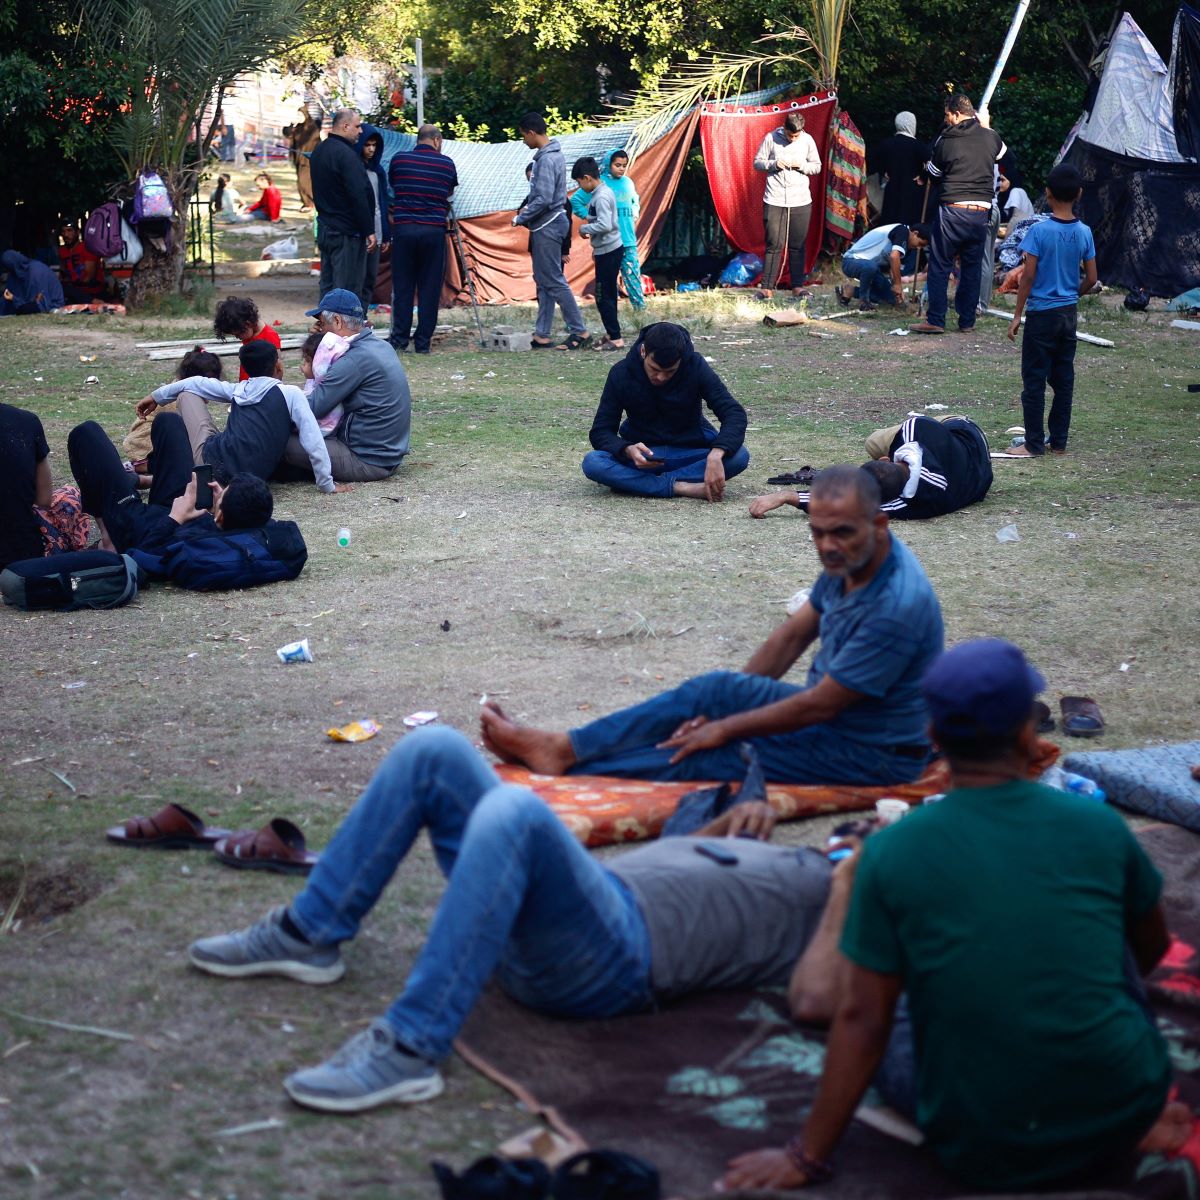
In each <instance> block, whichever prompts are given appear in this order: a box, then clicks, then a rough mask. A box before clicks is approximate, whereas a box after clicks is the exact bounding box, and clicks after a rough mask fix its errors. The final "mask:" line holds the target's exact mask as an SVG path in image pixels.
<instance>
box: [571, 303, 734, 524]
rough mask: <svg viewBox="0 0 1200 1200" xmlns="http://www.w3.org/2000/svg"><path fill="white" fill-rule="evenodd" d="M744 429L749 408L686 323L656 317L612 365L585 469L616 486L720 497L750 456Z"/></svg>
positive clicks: (645, 492)
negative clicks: (708, 414) (700, 350)
mask: <svg viewBox="0 0 1200 1200" xmlns="http://www.w3.org/2000/svg"><path fill="white" fill-rule="evenodd" d="M705 404H707V405H708V407H709V408H710V409H711V410H712V411H713V413H714V414H715V416H716V418H717V420H718V421H719V422H720V425H721V428H720V431H719V432H718V431H717V430H716V429H714V428H713V427H712V425H711V424H709V422H708V420H707V419H706V418H705V416H704V413H703V406H704V405H705ZM622 414H625V422H624V424H622V423H621V416H622ZM745 436H746V410H745V409H744V408H743V407H742V406H741V405H740V404H739V403H738V402H737V401H736V400H735V399H734V398H733V396H732V395H730V392H729V389H728V388H727V387H726V386H725V384H724V383H722V382H721V377H720V376H719V375H718V374H717V373H716V371H714V370H713V369H712V367H710V366H709V365H708V363H707V362H706V361H705V359H704V356H703V355H702V354H697V353H696V351H695V350H694V349H693V348H692V339H691V337H690V336H689V335H688V332H687V330H686V329H684V328H683V327H682V326H681V325H674V324H672V323H671V322H670V321H659V322H658V323H656V324H654V325H647V326H646V328H645V329H643V330H642V332H641V335H640V336H639V337H638V340H637V341H636V342H634V344H633V347H632V348H631V349H630V351H629V353H628V354H626V355H625V357H624V358H623V359H622V360H621V361H620V362H619V363H617V364H616V366H614V367H613V368H612V370H611V371H609V373H608V380H607V381H606V382H605V384H604V392H603V394H602V395H601V397H600V407H599V408H598V409H597V410H596V417H595V420H594V421H593V422H592V430H591V433H590V434H589V437H590V439H591V443H592V445H593V446H594V447H595V449H594V450H593V451H592V452H591V453H590V454H588V455H587V456H586V457H585V458H584V460H583V473H584V474H585V475H586V476H587V477H588V478H589V479H594V480H595V481H596V482H597V483H602V484H604V485H605V486H606V487H610V488H612V489H613V491H614V492H630V493H632V494H633V495H636V496H660V497H670V496H692V497H694V498H696V499H698V500H710V501H717V500H721V499H723V497H724V495H725V481H726V480H727V479H732V478H733V477H734V476H735V475H738V474H740V473H741V472H742V471H744V470H745V469H746V466H747V464H748V463H749V462H750V452H749V451H748V450H747V449H746V447H745V446H744V445H743V444H742V442H743V441H744V439H745Z"/></svg>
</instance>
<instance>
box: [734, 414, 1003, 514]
mask: <svg viewBox="0 0 1200 1200" xmlns="http://www.w3.org/2000/svg"><path fill="white" fill-rule="evenodd" d="M867 452H868V453H869V454H870V455H871V459H872V461H871V462H869V463H864V464H863V467H862V470H864V471H866V472H867V473H868V474H870V475H871V476H872V477H873V478H874V479H875V481H876V483H878V484H879V491H880V495H881V497H882V500H883V503H882V505H881V507H882V509H883V511H884V512H885V513H887V515H888V516H889V517H891V518H893V519H897V520H922V519H924V518H927V517H942V516H945V515H946V513H952V512H957V511H958V510H959V509H960V508H966V507H967V505H968V504H975V503H976V502H977V501H979V500H982V499H983V498H984V496H986V495H987V494H988V489H989V488H990V487H991V486H992V458H991V452H990V451H989V450H988V443H987V438H986V437H984V434H983V430H982V429H980V428H979V426H978V425H976V424H975V422H974V421H971V420H969V419H968V418H966V417H946V418H945V419H944V420H936V419H934V418H933V417H909V418H908V419H907V420H906V421H905V422H904V423H903V424H902V425H896V426H894V427H893V428H891V429H878V430H876V431H875V432H874V433H873V434H872V435H871V436H870V437H869V438H868V439H867ZM808 500H809V493H808V492H806V491H803V490H801V491H793V490H791V489H789V490H787V491H782V492H774V493H772V494H771V495H769V496H758V497H757V498H756V499H754V500H752V501H751V502H750V515H751V516H752V517H765V516H766V515H767V513H769V512H770V511H771V510H772V509H776V508H780V507H782V506H783V505H785V504H790V505H791V506H792V507H793V508H799V509H804V510H806V511H807V509H808Z"/></svg>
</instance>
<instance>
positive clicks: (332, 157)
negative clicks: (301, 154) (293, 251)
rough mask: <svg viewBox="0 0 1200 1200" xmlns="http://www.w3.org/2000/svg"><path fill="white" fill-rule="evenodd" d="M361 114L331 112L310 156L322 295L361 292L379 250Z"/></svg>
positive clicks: (373, 199) (350, 109)
mask: <svg viewBox="0 0 1200 1200" xmlns="http://www.w3.org/2000/svg"><path fill="white" fill-rule="evenodd" d="M361 130H362V117H360V116H359V115H358V113H356V112H355V111H354V110H353V109H352V108H343V109H341V110H340V111H339V112H336V113H334V114H333V128H332V132H331V133H330V135H329V137H327V138H326V139H325V140H324V141H323V142H322V143H321V144H320V145H319V146H318V147H317V148H316V149H315V150H314V151H313V152H312V156H311V158H310V160H309V161H310V169H311V175H312V191H313V199H314V201H315V202H316V205H317V248H318V250H320V252H321V295H322V296H323V295H325V293H326V292H329V291H332V290H333V289H334V288H345V289H346V290H347V291H350V292H353V293H354V294H355V295H356V296H357V295H358V294H359V292H361V291H362V286H363V278H364V275H365V272H366V269H367V255H368V254H369V253H370V252H371V251H372V250H374V249H375V195H374V192H372V190H371V182H370V180H369V179H368V178H367V168H366V166H365V165H364V164H363V160H362V156H361V155H360V154H359V152H358V135H359V133H360V132H361Z"/></svg>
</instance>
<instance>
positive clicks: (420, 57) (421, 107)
mask: <svg viewBox="0 0 1200 1200" xmlns="http://www.w3.org/2000/svg"><path fill="white" fill-rule="evenodd" d="M1026 3H1028V0H1026ZM413 44H414V46H415V48H416V51H417V69H416V72H415V78H414V79H413V82H414V83H415V84H416V92H417V127H418V128H420V127H421V126H422V125H424V124H425V52H424V47H423V46H422V45H421V39H420V38H414V39H413Z"/></svg>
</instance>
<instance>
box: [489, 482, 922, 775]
mask: <svg viewBox="0 0 1200 1200" xmlns="http://www.w3.org/2000/svg"><path fill="white" fill-rule="evenodd" d="M809 525H810V529H811V531H812V538H813V542H814V543H815V545H816V549H817V553H818V555H819V556H820V559H821V565H822V566H823V567H824V572H823V573H822V575H821V576H820V577H819V578H818V580H817V582H816V583H815V584H814V585H813V589H812V595H811V596H810V597H809V599H808V600H807V602H806V603H805V604H804V605H803V607H801V609H800V610H799V611H798V612H797V613H796V614H795V616H792V617H789V618H788V620H786V621H785V622H784V623H783V624H782V625H780V626H779V627H778V628H777V629H776V630H775V632H774V633H772V634H771V635H770V637H768V638H767V640H766V641H765V642H764V643H763V644H762V646H760V647H759V649H758V650H757V651H755V653H754V654H753V655H752V656H751V658H750V661H749V662H748V663H747V664H746V666H745V669H744V670H743V671H742V672H740V673H739V672H735V671H714V672H712V673H710V674H707V675H700V676H698V677H696V678H694V679H690V680H688V681H687V682H686V683H684V684H682V685H681V686H679V687H677V688H675V689H674V690H673V691H669V692H664V693H663V694H662V695H660V696H656V697H655V698H654V699H652V700H647V701H645V702H644V703H642V704H638V705H635V706H634V707H632V708H627V709H624V710H622V711H620V712H616V713H613V714H612V715H611V716H608V717H603V718H601V719H600V720H598V721H593V722H592V723H591V724H590V725H585V726H583V727H582V728H580V729H573V730H571V731H570V732H569V733H551V732H548V731H545V730H539V729H530V728H526V727H524V726H520V725H517V724H516V723H515V722H513V721H510V720H509V719H508V718H507V717H506V716H505V715H504V713H503V712H501V710H500V709H499V708H498V707H497V706H496V705H494V704H489V705H485V707H484V709H483V712H482V717H481V722H482V731H483V741H484V745H485V746H486V747H487V748H488V749H489V750H491V751H492V752H493V753H494V754H496V755H497V756H498V757H500V758H503V759H505V760H507V761H510V762H520V763H524V764H525V765H526V766H527V767H530V768H531V769H532V770H534V771H538V772H542V773H545V774H548V775H560V774H563V773H566V772H569V771H579V772H587V773H588V774H595V775H622V776H633V777H635V778H642V779H723V780H733V779H741V778H742V776H743V775H744V774H745V767H744V764H743V762H742V759H741V756H740V754H739V753H738V743H739V742H743V741H749V742H751V743H752V744H753V745H754V748H755V749H756V750H757V751H758V755H759V758H760V760H761V762H762V765H763V769H764V771H765V773H766V776H767V778H768V779H771V780H775V781H778V782H788V783H851V784H879V785H882V784H889V783H903V782H907V781H909V780H912V779H916V778H917V776H919V775H920V774H921V771H922V770H923V769H924V767H925V764H926V763H927V762H928V760H929V757H930V746H929V739H928V735H927V731H926V718H925V704H924V701H923V700H922V699H921V676H922V675H923V674H924V673H925V670H926V668H927V667H928V666H929V664H930V663H931V662H932V661H933V660H934V658H936V657H937V655H939V654H940V653H941V651H942V614H941V609H940V608H939V607H938V601H937V596H936V595H935V594H934V591H933V587H932V586H931V585H930V582H929V580H928V579H927V578H926V576H925V572H924V571H923V570H922V569H921V564H920V563H919V562H918V561H917V559H916V558H915V557H914V555H913V553H912V551H910V550H909V549H908V548H907V547H906V546H905V545H903V543H901V542H899V541H897V540H896V539H895V538H894V537H893V536H892V534H891V533H890V532H889V531H888V520H887V517H886V516H885V515H884V514H883V513H881V512H880V511H879V486H878V484H876V482H875V480H874V479H872V478H871V476H869V475H867V474H866V472H864V471H860V470H859V469H858V468H856V467H830V468H828V469H827V470H825V471H822V472H820V474H818V475H817V477H816V479H815V480H814V481H813V487H812V499H811V504H810V508H809ZM818 637H819V638H820V642H821V645H820V649H819V650H818V651H817V653H816V655H815V656H814V658H813V661H812V665H811V666H810V667H809V670H808V679H807V682H806V686H805V687H797V686H796V685H794V684H789V683H783V682H781V680H782V678H783V676H784V675H785V674H786V673H787V672H788V670H790V668H791V667H792V666H793V665H794V664H795V663H796V662H797V661H798V660H799V658H800V656H801V655H802V654H803V653H804V652H805V650H807V649H808V647H809V646H811V645H812V644H813V643H814V642H815V641H816V640H817V639H818Z"/></svg>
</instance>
